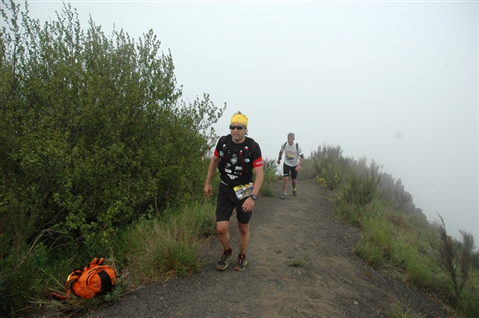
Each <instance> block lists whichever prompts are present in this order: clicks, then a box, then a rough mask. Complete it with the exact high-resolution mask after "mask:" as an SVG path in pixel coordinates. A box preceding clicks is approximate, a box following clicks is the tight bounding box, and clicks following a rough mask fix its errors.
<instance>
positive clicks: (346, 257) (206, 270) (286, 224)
mask: <svg viewBox="0 0 479 318" xmlns="http://www.w3.org/2000/svg"><path fill="white" fill-rule="evenodd" d="M275 187H276V188H277V189H278V192H279V189H280V184H279V183H278V184H276V185H275ZM329 194H330V192H329V191H328V190H325V189H322V188H320V187H319V186H318V185H317V184H316V183H315V182H314V180H301V181H299V183H298V196H296V197H293V196H289V197H288V198H287V199H286V200H281V199H280V198H279V197H262V198H260V199H259V200H258V203H257V206H256V209H255V211H254V212H253V213H254V215H253V218H252V223H251V227H252V237H251V243H250V247H249V250H248V253H247V257H248V260H249V264H248V268H247V269H246V270H245V271H244V272H237V271H235V270H233V266H230V267H229V268H228V269H227V270H225V271H224V272H219V271H217V270H216V269H215V263H216V261H217V259H218V258H219V257H220V254H221V251H222V249H221V245H220V244H219V242H218V240H217V239H216V238H212V239H211V240H209V241H208V242H207V244H206V245H205V246H204V252H203V255H202V259H203V261H204V265H203V267H202V272H201V273H198V274H195V275H192V276H189V277H186V278H177V279H172V280H169V281H167V282H164V283H161V284H152V285H148V286H145V287H143V288H141V289H139V290H136V291H134V292H131V293H129V294H127V295H126V296H124V297H122V298H121V300H120V302H119V303H116V304H113V305H111V306H108V307H103V308H100V309H98V310H96V311H95V312H91V313H89V315H88V317H112V318H113V317H115V318H117V317H355V318H357V317H364V318H371V317H378V318H379V317H387V315H388V313H389V310H390V307H391V305H392V304H394V303H400V304H401V305H402V306H403V309H404V310H406V309H408V310H410V311H413V312H415V313H416V314H418V315H423V317H448V315H447V313H446V311H445V310H444V309H443V308H442V306H441V304H439V303H438V302H436V301H434V300H433V299H431V298H429V297H428V296H427V295H425V294H424V293H421V292H419V291H417V290H416V289H414V288H413V287H411V286H407V285H405V284H403V283H400V282H396V281H393V280H391V279H389V278H388V277H386V276H385V275H382V274H381V272H379V271H375V270H373V269H371V268H370V267H369V266H367V265H365V264H364V262H363V261H361V260H360V259H359V258H358V257H357V256H356V255H355V254H354V253H353V252H352V249H353V246H354V244H355V243H356V242H357V241H358V240H359V238H360V234H359V232H358V231H357V230H356V229H354V228H352V227H351V226H349V225H347V224H345V223H344V222H342V221H340V220H338V219H337V218H336V217H335V216H334V213H333V211H332V203H331V199H330V198H329ZM212 213H213V211H212ZM231 234H232V241H233V249H234V253H235V255H236V254H237V252H238V230H237V227H236V222H233V221H232V222H231ZM293 259H304V260H305V261H306V266H304V267H302V266H290V265H288V262H289V261H291V260H293ZM85 317H86V316H85Z"/></svg>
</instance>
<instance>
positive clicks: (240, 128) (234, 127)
mask: <svg viewBox="0 0 479 318" xmlns="http://www.w3.org/2000/svg"><path fill="white" fill-rule="evenodd" d="M230 129H231V130H235V129H238V130H243V129H244V126H230Z"/></svg>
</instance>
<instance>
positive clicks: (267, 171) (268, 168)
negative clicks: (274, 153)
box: [260, 159, 281, 197]
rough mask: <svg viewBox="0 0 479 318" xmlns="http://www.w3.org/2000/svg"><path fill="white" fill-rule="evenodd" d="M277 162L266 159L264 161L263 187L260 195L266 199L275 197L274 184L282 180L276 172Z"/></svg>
mask: <svg viewBox="0 0 479 318" xmlns="http://www.w3.org/2000/svg"><path fill="white" fill-rule="evenodd" d="M276 166H277V165H276V161H275V160H274V159H273V160H268V159H264V160H263V185H262V187H261V190H260V193H261V194H262V195H264V196H266V197H272V196H274V189H273V184H274V183H275V182H276V181H278V180H279V179H280V177H281V176H279V175H278V173H277V170H276Z"/></svg>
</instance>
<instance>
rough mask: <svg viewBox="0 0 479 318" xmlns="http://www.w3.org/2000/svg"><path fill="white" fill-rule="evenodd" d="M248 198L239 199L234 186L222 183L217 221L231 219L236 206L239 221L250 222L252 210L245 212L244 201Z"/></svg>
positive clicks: (217, 206) (217, 203)
mask: <svg viewBox="0 0 479 318" xmlns="http://www.w3.org/2000/svg"><path fill="white" fill-rule="evenodd" d="M244 200H246V199H243V200H238V198H237V197H236V195H235V192H234V190H233V187H231V186H227V185H225V184H223V183H220V188H219V190H218V199H217V202H216V222H220V221H229V220H230V218H231V215H232V214H233V210H234V208H236V219H237V220H238V222H239V223H242V224H248V223H249V221H250V220H251V214H252V212H243V207H242V205H243V202H244Z"/></svg>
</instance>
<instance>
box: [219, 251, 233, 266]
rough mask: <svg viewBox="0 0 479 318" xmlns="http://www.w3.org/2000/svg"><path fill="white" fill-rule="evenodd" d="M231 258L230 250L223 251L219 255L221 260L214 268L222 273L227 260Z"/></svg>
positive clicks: (231, 252)
mask: <svg viewBox="0 0 479 318" xmlns="http://www.w3.org/2000/svg"><path fill="white" fill-rule="evenodd" d="M231 256H233V250H232V249H231V248H230V249H229V250H223V254H222V255H221V259H220V260H219V261H218V263H217V264H216V268H217V269H218V270H220V271H224V270H225V269H227V268H228V260H229V259H230V258H231Z"/></svg>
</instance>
